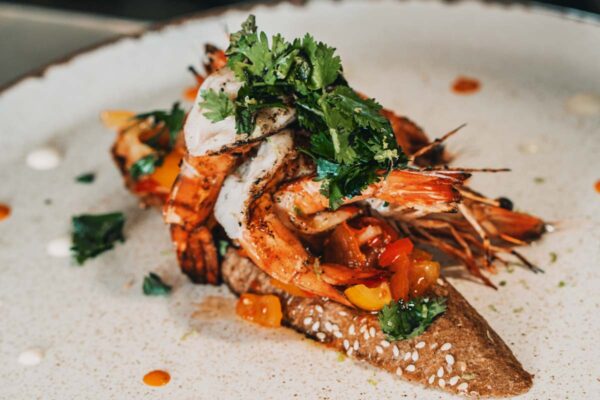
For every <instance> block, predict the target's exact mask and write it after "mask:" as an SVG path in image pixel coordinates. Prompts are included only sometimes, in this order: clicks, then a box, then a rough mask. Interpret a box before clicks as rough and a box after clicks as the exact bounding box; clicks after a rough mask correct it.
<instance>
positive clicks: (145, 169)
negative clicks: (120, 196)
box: [129, 153, 163, 181]
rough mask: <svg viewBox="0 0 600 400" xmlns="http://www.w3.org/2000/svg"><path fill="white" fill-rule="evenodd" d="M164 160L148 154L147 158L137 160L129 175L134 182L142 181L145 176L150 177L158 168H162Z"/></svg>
mask: <svg viewBox="0 0 600 400" xmlns="http://www.w3.org/2000/svg"><path fill="white" fill-rule="evenodd" d="M162 162H163V158H162V157H161V156H159V155H158V154H154V153H153V154H148V155H147V156H145V157H142V158H140V159H139V160H137V161H136V162H135V163H134V164H133V165H132V166H131V167H130V168H129V174H130V175H131V177H132V178H133V179H134V180H136V181H137V180H138V179H140V177H142V176H144V175H150V174H152V173H153V172H154V170H155V169H156V167H157V166H160V165H161V164H162Z"/></svg>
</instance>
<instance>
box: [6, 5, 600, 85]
mask: <svg viewBox="0 0 600 400" xmlns="http://www.w3.org/2000/svg"><path fill="white" fill-rule="evenodd" d="M315 1H316V0H253V1H250V2H247V3H240V4H235V5H224V6H217V7H212V8H210V9H208V10H203V11H199V12H194V13H191V14H185V15H182V16H179V17H175V18H171V19H167V20H166V21H161V22H156V23H152V24H149V25H148V26H146V27H143V28H141V29H140V30H138V31H136V32H132V33H125V34H119V35H117V36H115V37H111V38H108V39H104V40H101V41H99V42H97V43H94V44H91V45H88V46H84V47H82V48H81V49H78V50H75V51H72V52H70V53H67V54H66V55H64V56H61V57H58V58H56V59H55V60H53V61H50V62H48V63H45V64H42V65H40V66H38V67H36V68H34V69H32V70H30V71H28V72H25V73H24V74H21V75H19V76H17V77H16V78H14V79H11V80H9V81H8V82H5V83H3V84H0V96H5V95H6V94H7V93H9V92H10V90H11V89H14V88H15V87H17V86H18V85H19V84H21V83H23V82H24V81H26V80H27V79H30V78H38V79H43V78H45V77H46V75H47V72H48V70H49V69H50V68H53V67H59V66H67V65H68V64H69V63H70V62H72V61H75V60H76V59H78V58H79V57H80V56H83V55H86V54H89V53H92V52H94V51H96V50H99V49H102V48H105V47H108V46H111V45H113V44H117V43H119V42H120V41H122V40H126V39H139V38H141V37H142V36H144V35H146V34H148V33H151V32H160V31H162V30H164V29H167V28H170V27H173V26H178V25H182V24H184V23H186V22H188V21H200V20H203V19H206V18H210V17H215V16H220V15H223V14H225V13H227V12H229V11H250V10H253V9H255V8H257V7H260V6H265V7H270V8H273V7H277V6H279V5H280V4H284V3H287V4H291V5H293V6H296V7H303V6H305V5H306V4H308V3H310V2H315ZM329 1H330V2H336V3H337V2H339V3H341V2H343V0H329ZM400 1H402V2H409V1H416V0H400ZM435 2H437V3H444V4H446V5H449V6H452V5H457V4H464V3H468V2H471V3H479V4H481V5H483V6H485V7H488V8H490V7H495V8H504V9H514V8H515V7H521V8H522V10H523V11H525V12H529V13H534V14H542V13H543V14H546V15H549V16H552V17H554V18H559V19H563V20H567V21H572V22H575V23H583V24H587V25H589V26H596V27H599V28H600V14H599V15H596V14H594V13H591V12H587V11H582V10H577V9H574V8H569V7H563V6H558V5H551V4H546V3H540V2H537V1H526V0H525V1H523V0H435Z"/></svg>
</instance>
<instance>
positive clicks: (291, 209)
mask: <svg viewBox="0 0 600 400" xmlns="http://www.w3.org/2000/svg"><path fill="white" fill-rule="evenodd" d="M467 177H468V175H467V174H462V173H443V172H423V171H407V170H394V171H391V172H390V173H389V174H387V175H386V176H384V177H382V179H380V180H379V181H377V182H375V183H373V184H371V185H369V186H368V187H367V188H365V189H364V190H363V191H362V193H360V194H359V195H357V196H354V197H351V198H347V199H344V200H343V205H344V206H346V205H348V204H351V203H356V202H359V201H362V200H366V199H379V200H382V201H385V202H389V203H391V204H394V205H397V206H398V207H399V208H401V209H402V210H414V211H417V212H419V213H422V214H426V213H437V212H448V211H455V210H456V205H457V202H458V201H459V200H460V194H459V193H458V192H457V191H456V190H455V187H456V186H459V185H461V184H462V182H463V181H464V180H465V179H466V178H467ZM322 184H323V183H322V181H316V180H314V177H305V178H302V179H299V180H297V181H294V182H291V183H289V184H287V185H285V186H284V187H283V188H281V189H280V190H279V191H278V192H277V193H276V194H275V202H276V203H277V207H278V208H280V209H281V210H283V211H284V212H285V213H286V214H287V215H288V217H289V219H290V222H292V224H294V225H295V226H297V227H298V228H299V229H300V230H304V231H306V226H307V225H309V224H310V222H309V221H310V220H309V219H307V217H309V216H310V217H311V219H312V218H315V217H316V218H318V219H321V220H325V221H327V222H332V223H331V224H326V223H322V224H321V227H322V228H323V229H322V230H326V229H329V228H331V227H333V226H335V225H336V224H335V222H338V221H339V222H342V221H344V220H346V219H348V218H351V217H353V216H355V215H356V214H357V213H358V209H356V208H347V207H341V208H340V209H338V210H336V211H327V210H328V208H329V199H328V198H327V197H326V196H324V195H323V194H322V193H321V188H322ZM339 222H338V223H339ZM313 231H317V230H316V229H313ZM314 233H316V232H314Z"/></svg>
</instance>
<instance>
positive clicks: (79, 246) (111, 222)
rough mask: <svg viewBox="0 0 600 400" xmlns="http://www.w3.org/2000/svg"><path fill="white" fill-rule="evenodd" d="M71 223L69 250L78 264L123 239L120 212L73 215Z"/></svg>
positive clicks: (123, 221) (122, 216)
mask: <svg viewBox="0 0 600 400" xmlns="http://www.w3.org/2000/svg"><path fill="white" fill-rule="evenodd" d="M72 225H73V232H72V235H71V242H72V245H71V251H72V252H73V256H74V258H75V261H77V263H78V264H79V265H82V264H83V263H84V262H85V261H86V260H87V259H88V258H94V257H96V256H97V255H98V254H100V253H103V252H105V251H107V250H110V249H112V248H113V247H114V243H115V242H117V241H120V242H124V241H125V237H124V236H123V226H124V225H125V216H124V215H123V213H121V212H114V213H109V214H96V215H91V214H84V215H79V216H75V217H73V218H72Z"/></svg>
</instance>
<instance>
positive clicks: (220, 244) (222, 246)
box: [217, 240, 229, 257]
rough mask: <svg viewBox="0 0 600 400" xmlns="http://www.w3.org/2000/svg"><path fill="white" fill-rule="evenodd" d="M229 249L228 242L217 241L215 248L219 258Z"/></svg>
mask: <svg viewBox="0 0 600 400" xmlns="http://www.w3.org/2000/svg"><path fill="white" fill-rule="evenodd" d="M228 247H229V242H228V241H227V240H219V241H218V242H217V248H218V251H219V255H220V256H221V257H225V254H226V253H227V248H228Z"/></svg>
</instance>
